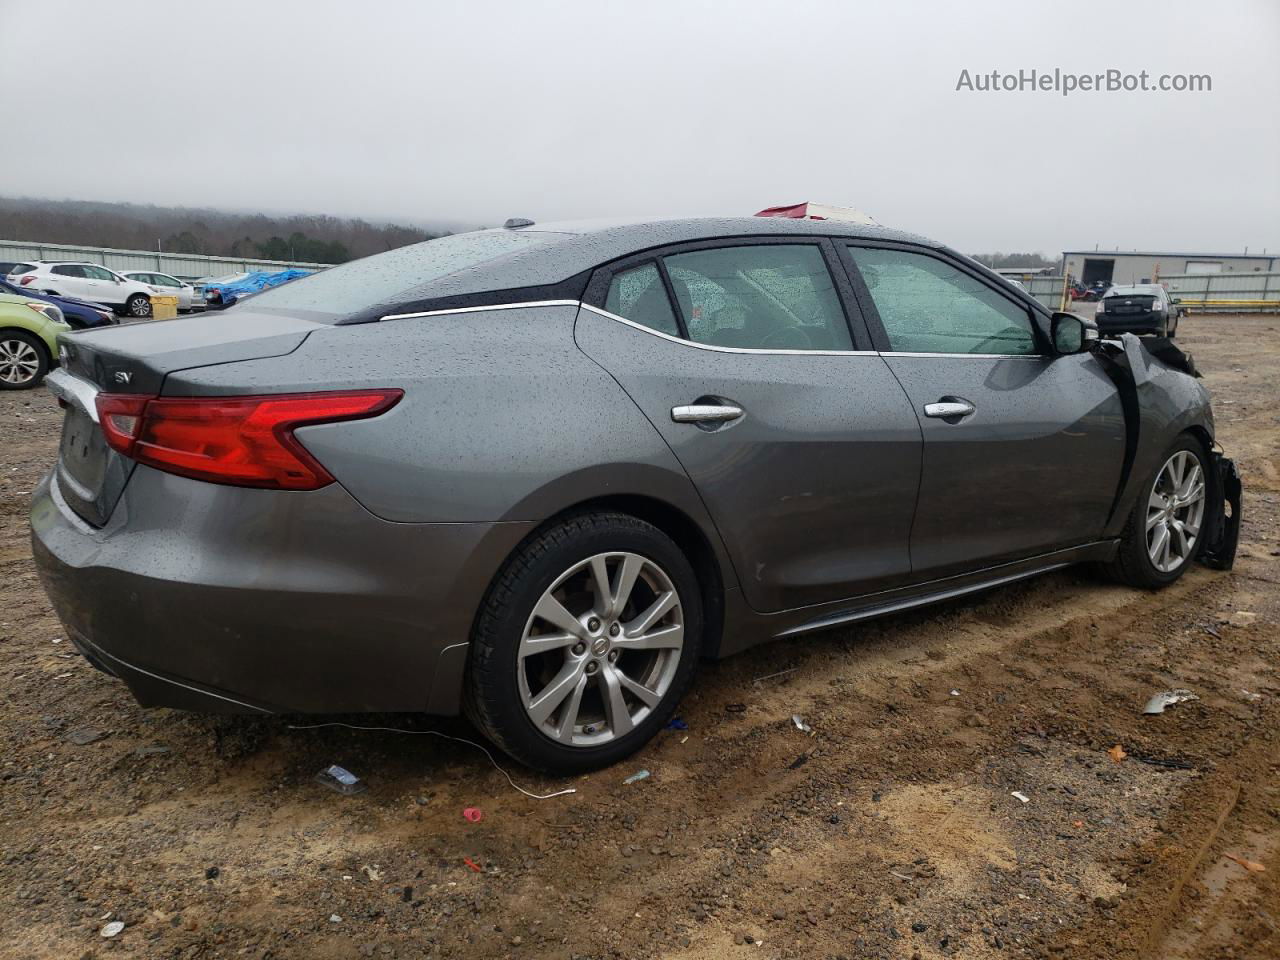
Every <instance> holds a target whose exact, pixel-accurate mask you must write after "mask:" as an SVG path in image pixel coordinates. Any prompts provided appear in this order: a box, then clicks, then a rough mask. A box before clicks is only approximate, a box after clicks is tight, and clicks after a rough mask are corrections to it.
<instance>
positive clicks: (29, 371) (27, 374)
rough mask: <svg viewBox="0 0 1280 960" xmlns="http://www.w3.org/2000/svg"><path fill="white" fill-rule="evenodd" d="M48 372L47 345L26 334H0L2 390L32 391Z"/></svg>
mask: <svg viewBox="0 0 1280 960" xmlns="http://www.w3.org/2000/svg"><path fill="white" fill-rule="evenodd" d="M48 372H49V353H48V350H47V349H46V348H45V345H44V343H43V341H41V340H40V339H39V338H38V337H35V336H33V335H32V334H29V333H27V332H26V331H24V330H6V331H4V332H3V333H0V390H30V389H31V388H32V387H35V386H38V385H39V383H40V381H41V380H43V379H44V376H45V374H46V373H48Z"/></svg>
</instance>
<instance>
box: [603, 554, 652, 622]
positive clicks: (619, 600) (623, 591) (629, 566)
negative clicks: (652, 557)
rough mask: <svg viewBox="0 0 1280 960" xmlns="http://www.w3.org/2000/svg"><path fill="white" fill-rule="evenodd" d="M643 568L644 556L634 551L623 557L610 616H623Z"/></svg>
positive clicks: (614, 589)
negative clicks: (638, 555)
mask: <svg viewBox="0 0 1280 960" xmlns="http://www.w3.org/2000/svg"><path fill="white" fill-rule="evenodd" d="M643 568H644V558H643V557H637V556H636V555H635V554H634V553H629V554H627V555H626V557H624V558H623V560H622V563H621V564H620V565H619V567H618V583H617V585H616V586H615V587H614V588H613V605H612V607H611V608H610V610H609V616H611V617H620V616H622V611H623V608H624V607H626V605H627V601H628V600H630V599H631V591H632V590H634V589H635V586H636V579H637V578H638V577H639V576H640V571H641V570H642V569H643Z"/></svg>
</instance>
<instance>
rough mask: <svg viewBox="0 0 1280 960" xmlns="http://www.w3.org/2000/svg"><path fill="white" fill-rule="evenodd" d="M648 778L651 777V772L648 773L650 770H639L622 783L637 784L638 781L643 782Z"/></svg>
mask: <svg viewBox="0 0 1280 960" xmlns="http://www.w3.org/2000/svg"><path fill="white" fill-rule="evenodd" d="M647 776H649V771H648V770H637V771H636V772H635V773H633V774H632V775H631V776H629V777H627V779H625V780H623V781H622V782H623V783H635V782H636V781H638V780H643V779H645V778H646V777H647Z"/></svg>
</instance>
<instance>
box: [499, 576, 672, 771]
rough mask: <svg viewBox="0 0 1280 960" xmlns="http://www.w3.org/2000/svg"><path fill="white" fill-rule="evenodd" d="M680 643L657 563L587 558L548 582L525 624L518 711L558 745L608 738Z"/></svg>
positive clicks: (660, 692)
mask: <svg viewBox="0 0 1280 960" xmlns="http://www.w3.org/2000/svg"><path fill="white" fill-rule="evenodd" d="M683 648H684V615H683V609H682V607H681V603H680V596H679V594H678V593H677V592H676V589H675V586H674V585H673V584H672V581H671V578H670V577H669V576H668V575H667V573H666V571H664V570H663V569H662V568H661V567H660V566H659V565H658V564H657V563H655V562H654V561H652V560H650V559H649V558H647V557H643V556H641V555H639V554H636V553H621V552H618V553H599V554H596V555H595V556H592V557H588V558H587V559H585V560H583V561H581V562H579V563H577V564H575V565H574V566H572V567H570V568H569V569H568V570H566V571H565V572H564V573H562V574H561V575H560V576H559V577H558V578H557V579H556V580H555V581H554V582H553V583H552V585H551V586H550V587H549V588H548V589H547V590H546V591H545V592H544V593H543V594H542V597H541V598H540V599H539V600H538V603H537V604H536V605H535V606H534V608H533V612H532V613H531V614H530V615H529V619H528V621H527V622H526V624H525V628H524V633H523V635H522V637H521V639H520V648H519V653H518V663H517V669H518V672H519V677H518V679H519V688H520V697H521V700H522V702H523V705H524V709H525V713H526V715H527V716H528V718H529V719H530V720H531V721H532V722H533V725H534V726H535V727H536V728H537V729H538V731H539V732H540V733H542V734H543V735H544V736H546V737H549V738H550V739H552V740H555V741H556V742H558V743H562V744H565V745H567V746H574V747H595V746H600V745H602V744H606V743H610V742H612V741H614V740H616V739H618V738H619V737H623V736H626V735H627V734H628V733H630V732H631V731H632V730H634V729H635V728H636V727H637V726H638V725H639V724H641V723H643V722H644V720H645V719H646V718H647V717H648V716H649V715H650V714H651V713H652V712H653V711H654V710H655V709H656V708H657V706H658V705H659V703H661V702H662V699H663V698H664V697H665V696H666V694H667V692H668V691H669V690H670V689H671V685H672V682H673V681H674V679H675V677H676V673H677V670H678V668H679V665H680V657H681V653H682V652H683Z"/></svg>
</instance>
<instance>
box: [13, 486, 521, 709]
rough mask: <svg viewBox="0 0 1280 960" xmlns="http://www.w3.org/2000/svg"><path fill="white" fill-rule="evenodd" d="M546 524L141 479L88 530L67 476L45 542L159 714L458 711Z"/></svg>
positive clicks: (42, 560) (50, 492)
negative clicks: (518, 550)
mask: <svg viewBox="0 0 1280 960" xmlns="http://www.w3.org/2000/svg"><path fill="white" fill-rule="evenodd" d="M532 527H533V524H531V523H423V524H414V523H391V522H388V521H385V520H380V519H378V518H377V517H374V516H373V515H372V514H370V513H369V512H368V511H367V510H365V509H364V508H363V507H362V506H360V504H359V503H357V502H356V501H355V500H354V499H353V498H352V497H351V496H350V494H348V493H347V492H346V491H345V490H344V489H343V488H342V487H341V486H339V485H337V484H332V485H330V486H328V487H325V488H324V489H322V490H318V491H314V492H311V493H288V492H279V491H266V490H245V489H239V488H234V487H227V486H219V485H215V484H208V483H201V482H199V481H194V480H187V479H184V478H180V477H174V476H171V475H168V474H164V473H161V472H159V471H156V470H153V469H151V468H148V467H138V468H137V469H135V471H134V474H133V476H132V478H131V479H130V481H129V484H128V486H127V487H126V488H125V492H124V495H123V496H122V497H121V500H120V502H119V503H118V504H117V506H116V509H115V511H114V512H113V514H112V516H111V519H110V520H109V521H108V523H107V524H106V525H105V526H104V527H102V528H101V529H95V528H93V527H90V526H88V525H87V524H85V523H84V522H83V521H81V520H80V519H79V517H77V516H76V515H75V514H74V513H73V512H72V511H71V509H70V507H69V506H68V505H67V504H66V502H65V501H64V500H63V498H62V496H61V494H60V493H59V491H58V487H57V480H56V479H55V478H54V477H52V476H51V477H49V478H46V479H45V480H44V481H42V482H41V484H40V485H39V486H38V487H37V489H36V490H35V492H34V496H33V501H32V512H31V530H32V533H31V536H32V548H33V552H34V554H35V558H36V564H37V567H38V569H39V572H40V578H41V581H42V582H43V584H44V587H45V589H46V591H47V592H48V594H49V597H50V599H51V601H52V603H53V606H54V609H55V611H56V612H57V614H58V616H59V617H60V618H61V619H62V621H63V623H64V624H65V625H66V627H67V631H68V634H69V636H70V638H71V639H72V640H73V641H74V642H75V644H76V645H77V647H78V648H79V649H80V650H81V652H82V653H83V654H84V655H85V657H86V658H87V659H88V660H89V661H90V663H92V664H93V665H94V666H96V667H98V668H99V669H102V670H105V671H106V672H108V673H110V674H112V675H114V676H117V677H119V678H120V679H122V680H123V681H124V682H125V683H126V684H127V685H128V686H129V688H130V690H131V691H132V692H133V694H134V696H135V697H136V698H137V700H138V701H139V703H141V704H143V705H144V706H169V707H177V708H180V709H192V710H201V711H210V712H258V711H261V712H272V713H284V712H290V713H292V712H298V713H346V712H362V711H379V712H380V711H414V712H417V711H426V712H432V713H445V714H449V713H456V712H457V711H458V706H459V694H460V692H461V685H462V675H463V670H464V669H465V665H466V656H467V651H468V639H469V634H470V630H471V622H472V618H473V616H474V614H475V611H476V609H477V607H478V605H479V603H480V602H481V599H482V597H483V595H484V592H485V590H486V589H487V588H488V583H489V580H490V578H491V577H492V575H493V573H494V572H495V571H496V570H497V569H498V567H499V566H500V565H501V563H502V562H503V560H504V559H505V558H506V557H507V556H508V554H509V553H510V551H511V550H512V549H513V548H514V547H515V546H516V544H517V543H519V541H520V540H521V539H522V538H523V537H524V536H525V535H526V534H527V533H528V532H529V531H530V530H531V529H532Z"/></svg>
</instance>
